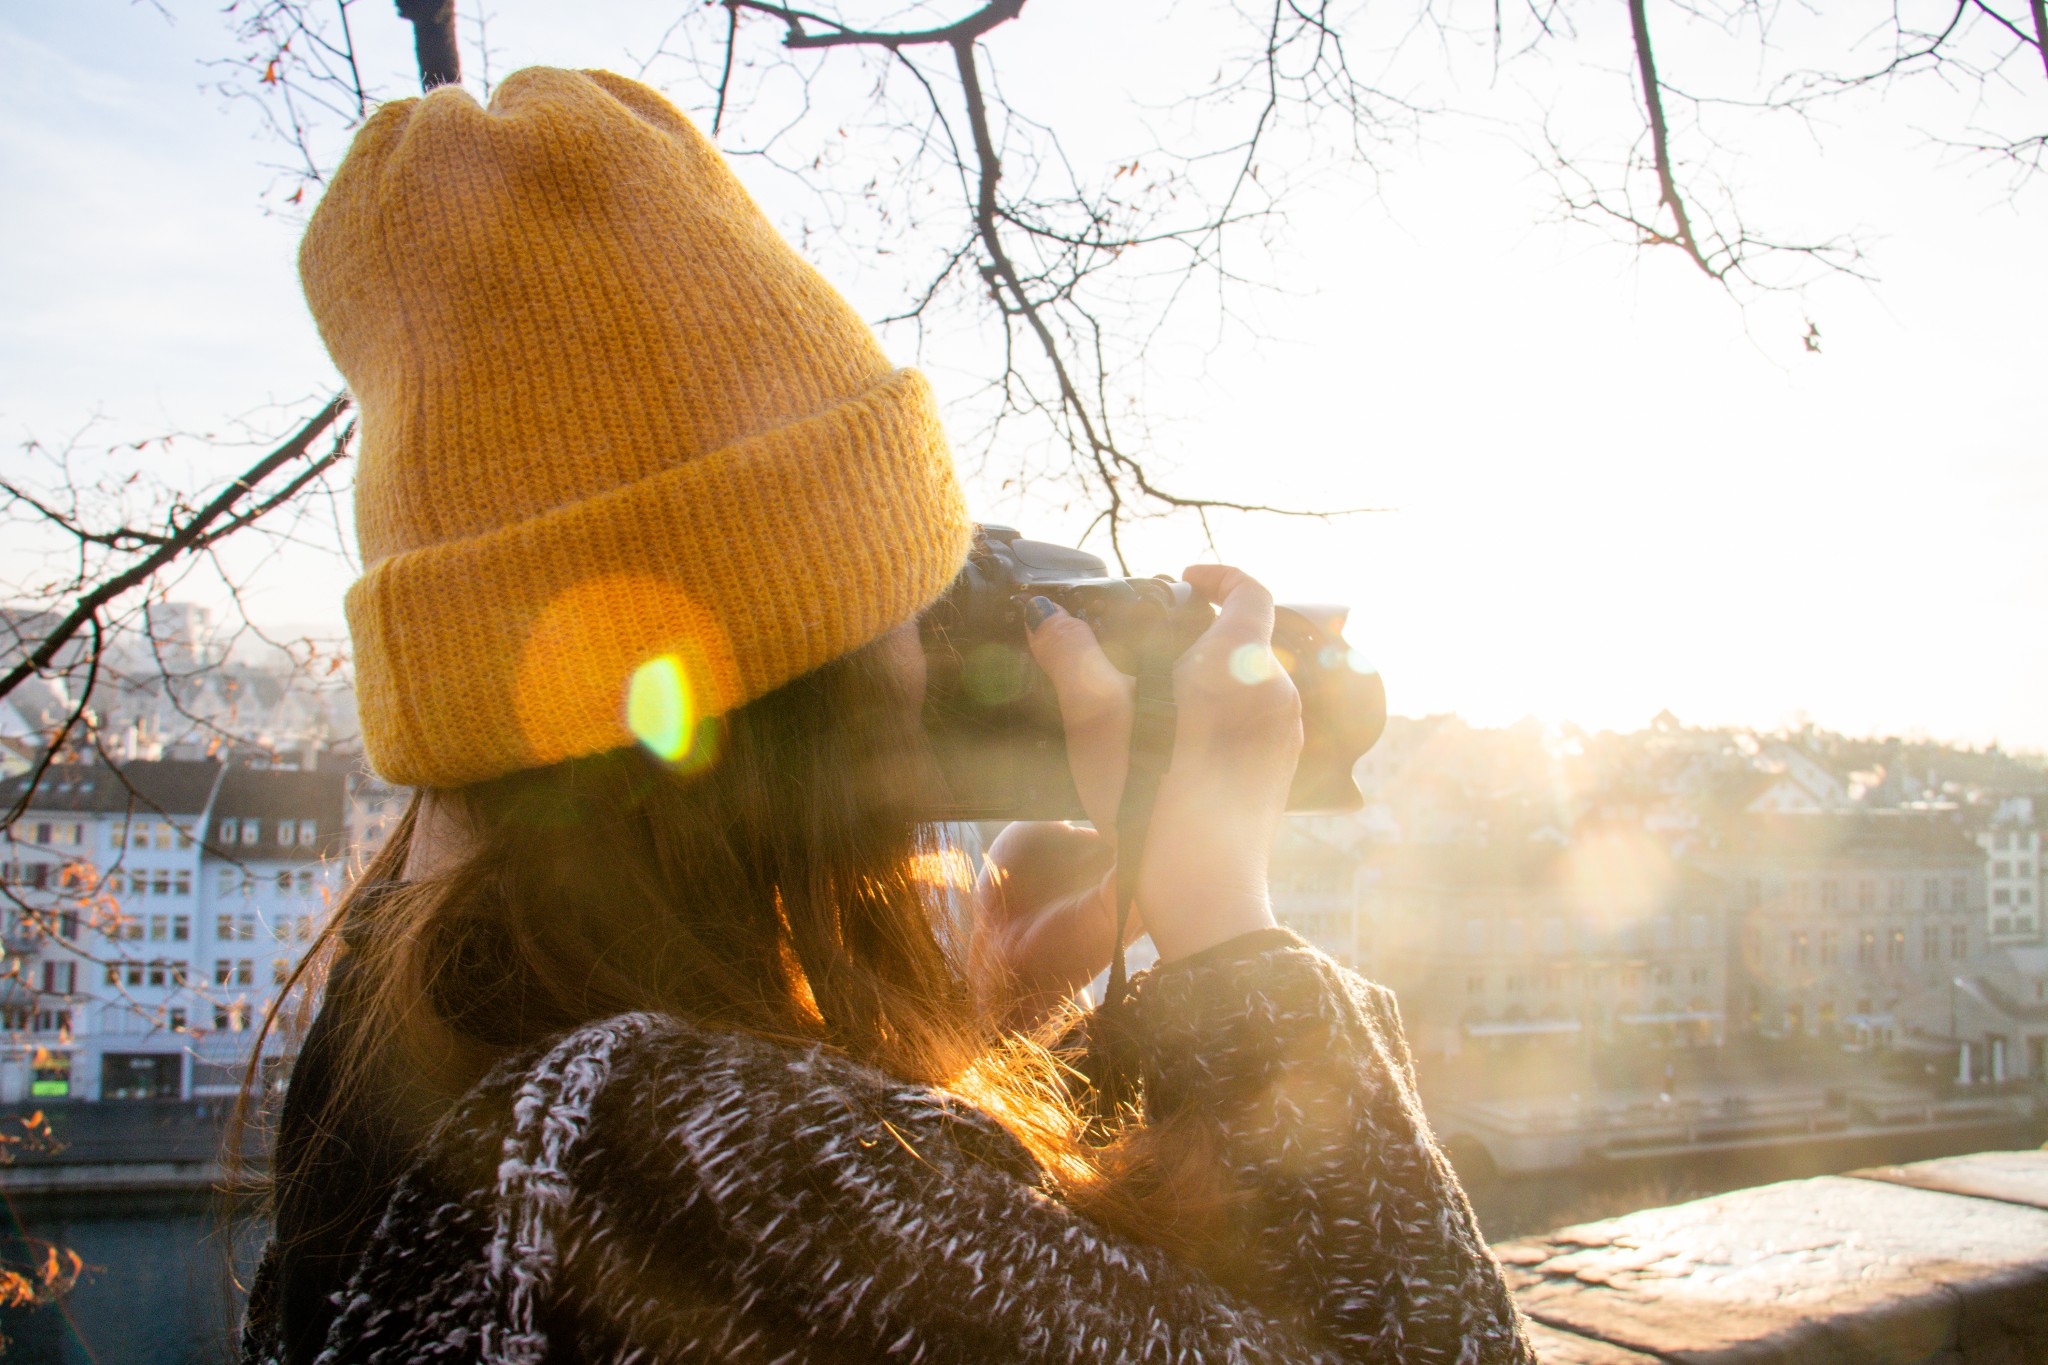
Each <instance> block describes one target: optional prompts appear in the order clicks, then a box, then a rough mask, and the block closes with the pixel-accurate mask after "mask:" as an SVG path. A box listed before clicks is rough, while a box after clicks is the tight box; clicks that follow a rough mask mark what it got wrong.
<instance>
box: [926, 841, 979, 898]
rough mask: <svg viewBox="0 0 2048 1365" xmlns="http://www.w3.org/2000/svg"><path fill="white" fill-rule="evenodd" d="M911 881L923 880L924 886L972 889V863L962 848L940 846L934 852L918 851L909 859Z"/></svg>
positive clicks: (961, 889) (956, 889)
mask: <svg viewBox="0 0 2048 1365" xmlns="http://www.w3.org/2000/svg"><path fill="white" fill-rule="evenodd" d="M910 877H911V880H912V881H918V882H923V883H924V884H925V885H926V886H942V887H948V888H950V889H952V890H955V891H972V890H973V889H974V864H973V862H972V861H970V860H969V859H968V857H967V853H966V851H965V850H964V849H958V848H942V849H940V850H938V851H937V852H935V853H919V854H915V855H913V856H912V858H911V859H910Z"/></svg>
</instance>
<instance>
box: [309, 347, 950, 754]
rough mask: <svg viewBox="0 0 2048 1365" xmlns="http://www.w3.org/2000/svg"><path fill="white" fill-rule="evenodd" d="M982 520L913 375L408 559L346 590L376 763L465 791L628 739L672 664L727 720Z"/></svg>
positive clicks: (377, 567)
mask: <svg viewBox="0 0 2048 1365" xmlns="http://www.w3.org/2000/svg"><path fill="white" fill-rule="evenodd" d="M970 530H971V528H970V525H969V522H968V520H967V514H966V508H965V505H964V503H963V502H962V499H961V496H960V490H959V485H958V483H957V481H956V480H955V477H954V473H953V462H952V455H951V452H950V451H949V449H948V447H947V444H946V439H945V434H944V432H943V430H942V428H941V426H940V424H939V419H938V412H937V405H936V402H935V400H934V398H933V395H932V392H931V388H930V386H929V384H928V383H927V382H926V381H925V379H924V377H923V376H922V375H920V374H918V373H917V372H916V371H915V370H897V371H895V372H893V373H891V374H889V375H887V376H886V377H885V378H883V379H882V380H881V381H880V382H878V383H877V384H876V385H875V386H874V387H873V388H871V389H869V390H868V391H867V392H865V393H863V394H861V395H860V396H859V397H857V398H854V399H852V400H850V401H848V402H846V403H843V404H840V405H839V406H837V407H835V408H832V409H831V410H829V411H827V412H824V413H821V414H818V415H816V416H814V417H810V418H807V419H805V420H802V421H799V422H795V423H791V424H789V425H787V426H783V427H779V428H776V429H775V430H772V431H767V432H763V433H760V434H759V435H756V436H753V437H750V438H748V439H747V440H745V441H741V442H738V443H736V444H733V445H731V446H728V447H726V448H724V449H722V450H718V451H714V452H712V453H710V454H707V455H705V456H703V457H701V458H699V459H694V460H690V461H687V462H685V463H682V464H679V465H677V466H676V467H674V468H672V469H669V470H665V471H663V472H662V473H660V474H657V475H654V476H652V477H650V478H647V479H643V480H641V481H639V482H637V483H633V484H630V485H627V486H626V487H623V488H619V489H615V490H612V491H610V492H608V493H605V494H603V495H601V496H598V497H594V498H588V499H585V500H583V501H581V502H576V503H572V504H569V505H567V506H563V507H558V508H555V509H553V510H552V511H549V512H547V513H545V514H544V515H541V516H539V517H535V518H532V519H530V520H527V521H524V522H520V523H517V524H515V525H511V526H507V527H503V528H500V529H497V530H493V531H491V532H488V533H486V534H483V535H479V536H474V537H470V538H467V539H463V540H459V541H450V542H445V543H443V544H439V545H432V546H427V547H424V548H421V549H417V550H412V551H408V552H406V553H403V554H398V555H393V556H391V557H390V558H387V559H384V560H382V561H380V562H378V563H376V564H374V565H372V566H371V567H370V569H369V571H368V572H367V573H365V574H364V576H363V577H362V578H361V579H360V580H359V581H358V582H357V583H356V584H355V585H354V586H353V587H351V588H350V589H349V593H348V598H347V610H348V618H349V629H350V632H351V634H352V636H353V637H354V640H355V648H356V660H355V664H356V689H357V703H358V706H359V708H360V712H361V720H362V729H363V739H364V744H365V747H366V748H367V750H368V756H369V759H370V763H371V766H372V767H373V768H374V769H375V770H376V771H377V772H378V773H379V774H380V775H382V776H383V777H385V778H386V779H387V780H389V781H392V782H396V783H401V784H405V785H416V786H459V785H463V784H466V783H470V782H477V781H482V780H485V779H488V778H492V777H497V776H501V775H503V774H506V773H510V772H516V771H518V770H520V769H522V768H531V767H538V766H542V765H544V764H548V763H554V762H558V761H560V760H562V759H566V758H572V757H576V756H579V755H583V754H591V753H601V752H603V751H605V750H608V749H615V748H621V747H624V746H626V745H628V744H631V743H633V742H634V735H633V732H632V730H631V729H630V728H629V727H628V724H627V708H626V702H627V693H628V688H629V687H630V686H631V683H632V679H633V677H634V674H635V672H636V670H639V669H640V668H641V667H642V666H643V665H645V664H647V663H648V662H649V661H651V660H656V659H662V658H673V659H674V660H676V661H678V662H679V664H680V666H681V669H682V673H683V676H684V678H685V681H686V687H687V690H688V692H689V693H690V694H691V695H690V697H689V702H690V705H691V707H692V709H693V711H694V712H695V713H696V714H699V715H716V714H722V713H723V712H725V711H727V710H730V709H731V708H733V707H735V706H738V705H742V704H744V703H745V702H748V701H751V700H753V699H754V698H756V697H759V696H761V695H763V694H765V693H767V692H770V691H772V690H774V689H775V688H777V687H779V686H781V685H782V684H783V683H785V682H788V681H789V680H791V679H792V678H795V677H797V676H799V675H801V674H803V673H807V672H809V671H810V670H811V669H814V668H817V667H818V666H820V665H821V664H824V663H826V662H828V661H830V660H832V659H835V658H837V657H839V656H841V655H843V654H846V653H849V652H851V651H852V650H855V649H858V648H860V647H861V646H862V645H864V644H867V643H869V642H870V641H872V640H875V639H877V638H878V637H880V636H881V635H882V634H884V633H885V632H887V631H888V630H889V629H890V628H892V627H894V626H896V625H898V624H900V623H902V622H904V621H907V620H910V619H911V618H913V617H914V616H916V615H917V614H918V613H919V612H920V611H922V610H923V609H924V608H925V607H926V606H928V605H929V604H930V603H931V602H932V601H934V600H935V599H936V598H937V597H938V596H939V594H940V593H942V592H943V591H944V590H945V588H946V586H947V584H948V583H949V582H950V581H951V580H952V578H953V576H954V575H955V574H956V573H957V572H958V570H959V567H960V564H961V562H962V561H963V560H964V558H965V557H966V553H967V548H968V542H969V536H970Z"/></svg>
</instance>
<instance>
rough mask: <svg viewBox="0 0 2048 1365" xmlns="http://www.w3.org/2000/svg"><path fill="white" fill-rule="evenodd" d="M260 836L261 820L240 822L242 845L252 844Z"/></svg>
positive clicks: (249, 845) (261, 835) (261, 830)
mask: <svg viewBox="0 0 2048 1365" xmlns="http://www.w3.org/2000/svg"><path fill="white" fill-rule="evenodd" d="M262 837H263V822H262V821H261V820H244V821H243V822H242V846H243V847H244V848H248V847H251V846H253V845H254V844H255V843H256V841H257V840H258V839H261V838H262Z"/></svg>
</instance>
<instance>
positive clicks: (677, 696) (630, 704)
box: [626, 654, 697, 763]
mask: <svg viewBox="0 0 2048 1365" xmlns="http://www.w3.org/2000/svg"><path fill="white" fill-rule="evenodd" d="M626 728H628V729H629V730H631V731H632V732H633V738H635V739H637V740H639V741H640V742H641V743H642V744H643V745H645V746H646V747H647V748H648V749H649V750H650V751H652V752H653V753H654V754H655V755H656V756H657V757H659V758H661V759H663V760H665V761H666V762H669V763H675V762H677V761H679V760H681V759H683V758H685V757H687V756H688V754H689V752H690V745H691V741H692V740H694V739H695V738H696V734H697V702H696V698H695V697H693V696H691V695H690V675H689V672H688V671H687V670H686V669H684V667H683V661H682V660H681V659H679V658H677V657H676V656H675V655H673V654H663V655H660V656H659V657H657V658H653V659H649V660H648V661H647V662H646V663H644V664H642V665H640V667H638V668H636V669H634V670H633V680H632V682H631V683H630V684H628V686H627V688H626Z"/></svg>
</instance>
